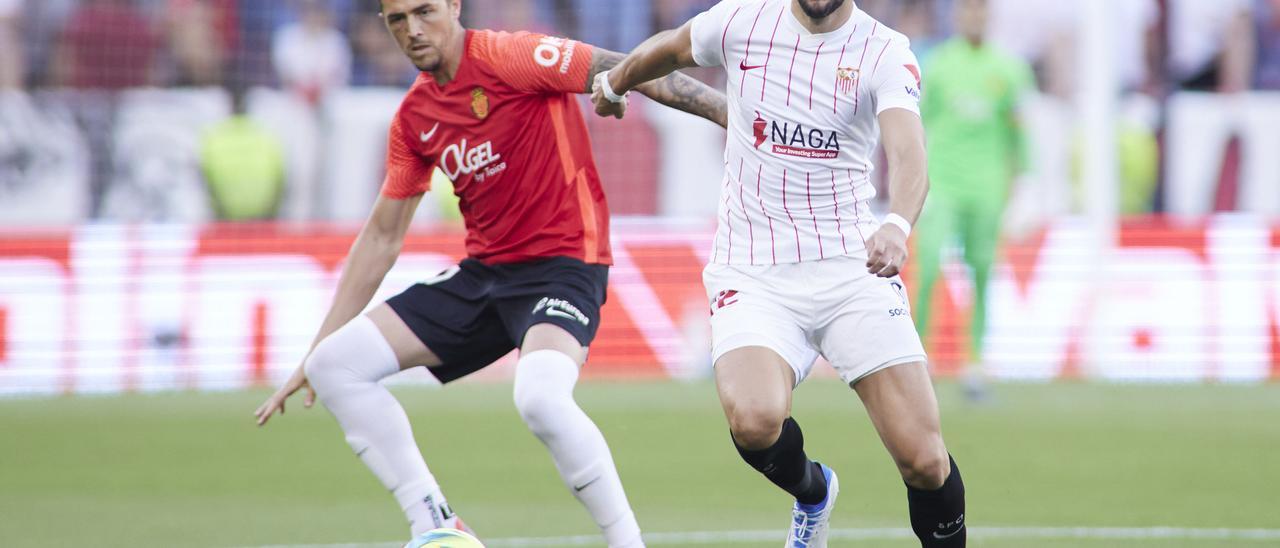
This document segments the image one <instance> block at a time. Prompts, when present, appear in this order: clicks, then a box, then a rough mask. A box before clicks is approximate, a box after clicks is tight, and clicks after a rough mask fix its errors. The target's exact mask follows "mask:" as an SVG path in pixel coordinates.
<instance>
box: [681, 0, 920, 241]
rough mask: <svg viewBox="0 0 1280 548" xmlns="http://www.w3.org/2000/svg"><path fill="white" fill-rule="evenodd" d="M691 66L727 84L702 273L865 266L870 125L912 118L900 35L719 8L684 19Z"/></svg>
mask: <svg viewBox="0 0 1280 548" xmlns="http://www.w3.org/2000/svg"><path fill="white" fill-rule="evenodd" d="M692 32H693V56H694V59H695V60H696V61H697V62H698V64H699V65H702V66H723V67H724V69H725V72H726V74H727V75H728V84H727V88H726V90H725V91H726V94H727V95H728V97H729V141H728V145H727V146H726V148H725V180H724V190H723V191H722V196H721V201H720V208H719V209H720V211H719V216H720V217H719V227H718V230H717V233H716V240H715V250H714V252H713V254H712V262H716V263H721V264H752V265H767V264H778V263H795V262H802V261H814V260H820V259H823V258H827V257H836V256H842V255H853V256H865V255H866V248H865V238H867V237H869V236H870V235H871V233H872V232H874V231H875V230H876V229H877V228H878V227H879V225H880V223H879V221H878V220H876V219H875V218H874V217H873V216H872V214H871V211H870V207H869V205H868V203H869V201H870V200H871V199H872V198H874V197H875V195H876V191H875V187H873V186H872V184H871V172H872V170H873V169H874V166H873V165H872V162H871V156H872V154H874V153H875V150H876V145H877V141H878V139H879V135H880V127H879V122H878V119H877V115H879V114H880V113H881V112H883V111H885V110H887V109H890V108H904V109H907V110H910V111H912V112H916V113H917V114H918V113H919V101H920V92H921V90H920V69H919V63H918V62H917V61H916V57H915V55H914V54H912V53H911V49H910V43H909V41H908V39H907V37H906V36H904V35H902V34H900V33H898V32H895V31H893V30H892V29H889V28H888V27H886V26H884V25H882V24H880V23H879V22H878V21H876V20H875V19H873V18H872V17H871V16H869V15H867V14H866V13H864V12H862V11H861V10H859V9H857V8H855V9H854V12H853V15H852V16H851V17H850V18H849V21H848V22H847V23H846V24H844V25H843V26H842V27H841V28H839V29H837V30H835V31H832V32H828V33H824V34H811V33H809V32H808V31H807V30H805V29H804V27H803V26H801V25H800V22H799V21H798V20H797V19H796V18H795V16H794V15H793V14H792V13H791V0H725V1H723V2H720V3H719V4H717V5H716V6H714V7H712V8H711V9H710V10H708V11H706V12H704V13H702V14H700V15H698V16H697V17H696V18H694V19H693V23H692Z"/></svg>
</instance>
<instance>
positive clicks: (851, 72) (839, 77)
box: [836, 67, 861, 95]
mask: <svg viewBox="0 0 1280 548" xmlns="http://www.w3.org/2000/svg"><path fill="white" fill-rule="evenodd" d="M860 72H861V71H859V70H858V69H856V68H853V67H840V68H837V69H836V91H838V92H840V93H841V94H844V95H848V94H849V93H851V92H853V88H855V87H857V85H858V76H859V73H860Z"/></svg>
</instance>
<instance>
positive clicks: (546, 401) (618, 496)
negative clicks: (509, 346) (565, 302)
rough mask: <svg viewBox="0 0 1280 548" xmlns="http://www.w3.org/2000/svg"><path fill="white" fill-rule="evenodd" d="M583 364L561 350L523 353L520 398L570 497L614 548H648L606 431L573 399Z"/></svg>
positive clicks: (518, 383) (522, 411) (519, 370)
mask: <svg viewBox="0 0 1280 548" xmlns="http://www.w3.org/2000/svg"><path fill="white" fill-rule="evenodd" d="M577 382H578V363H577V362H576V361H575V360H574V359H573V358H571V357H569V356H568V355H567V354H565V353H563V352H560V351H558V350H535V351H531V352H522V355H521V357H520V361H519V362H518V363H517V364H516V381H515V393H514V399H515V404H516V409H517V410H518V411H519V413H520V417H521V418H522V419H524V422H525V424H526V425H527V426H528V427H529V431H530V432H533V434H534V436H536V437H537V438H538V440H540V441H541V442H542V443H543V445H545V446H546V447H547V450H548V451H549V452H550V453H551V458H552V460H553V461H554V462H555V465H556V470H558V471H559V472H560V478H561V479H562V480H564V482H565V485H566V486H567V487H568V488H569V490H570V492H572V493H573V495H574V496H575V497H577V499H578V500H579V501H580V502H581V503H582V505H583V506H585V507H586V508H587V511H588V512H589V513H590V514H591V517H592V519H594V520H595V522H596V525H598V526H599V527H600V531H601V532H602V533H603V534H604V537H605V541H606V542H607V543H608V545H609V547H610V548H642V547H643V546H644V541H643V540H642V539H641V536H640V526H639V524H638V523H637V522H636V518H635V513H634V512H632V510H631V505H630V503H628V502H627V495H626V492H625V491H624V490H623V488H622V480H621V479H620V478H619V477H618V470H617V468H616V466H615V465H614V462H613V455H612V453H611V452H610V451H609V446H608V444H607V443H606V442H605V439H604V435H603V434H601V433H600V429H599V428H597V427H596V425H595V423H594V422H592V421H591V419H590V418H589V417H587V414H586V413H585V412H583V411H582V408H581V407H579V406H578V404H577V402H575V401H574V399H573V387H574V385H576V384H577Z"/></svg>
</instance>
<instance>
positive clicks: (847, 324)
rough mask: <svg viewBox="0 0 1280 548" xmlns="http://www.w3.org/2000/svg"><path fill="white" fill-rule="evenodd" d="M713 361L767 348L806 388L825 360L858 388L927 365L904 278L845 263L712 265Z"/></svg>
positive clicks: (706, 276)
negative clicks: (896, 370)
mask: <svg viewBox="0 0 1280 548" xmlns="http://www.w3.org/2000/svg"><path fill="white" fill-rule="evenodd" d="M702 282H703V285H705V286H706V289H707V298H708V299H709V300H710V301H711V337H712V361H713V363H714V362H715V361H719V359H720V357H721V356H723V355H725V354H726V353H728V352H729V351H731V350H735V349H738V348H743V347H748V346H762V347H765V348H768V349H770V350H773V351H774V352H777V353H778V355H780V356H782V358H783V359H784V360H786V361H787V363H788V364H790V365H791V368H792V370H794V371H795V374H796V384H797V385H799V384H800V382H801V381H803V380H804V379H805V377H808V376H809V373H810V371H812V369H813V364H814V360H816V359H817V357H818V356H819V355H821V356H823V357H824V358H826V359H827V361H829V362H831V365H832V366H833V367H835V370H836V372H837V373H838V374H839V375H840V378H841V379H844V381H845V382H846V383H849V384H853V383H856V382H857V381H859V380H861V379H863V378H864V377H866V376H867V375H870V374H872V373H875V372H877V371H880V370H882V369H885V368H888V367H893V366H895V365H902V364H906V363H913V362H918V361H924V360H925V359H926V357H925V352H924V346H923V345H922V344H921V343H920V335H919V334H918V333H916V328H915V324H914V323H913V322H912V320H911V305H910V304H909V303H908V300H907V290H906V288H905V287H904V286H903V284H902V280H901V279H900V278H898V277H896V276H895V277H893V278H878V277H876V276H874V275H872V274H870V273H868V272H867V268H866V260H865V259H861V258H857V257H851V256H844V257H834V258H830V259H823V260H820V261H809V262H800V263H792V264H778V265H764V266H751V265H725V264H709V265H707V267H706V268H705V269H704V270H703V272H702Z"/></svg>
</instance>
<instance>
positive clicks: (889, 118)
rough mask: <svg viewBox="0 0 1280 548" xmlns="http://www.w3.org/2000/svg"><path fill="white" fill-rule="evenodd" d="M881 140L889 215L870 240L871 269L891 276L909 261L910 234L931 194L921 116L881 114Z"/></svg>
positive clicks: (906, 112)
mask: <svg viewBox="0 0 1280 548" xmlns="http://www.w3.org/2000/svg"><path fill="white" fill-rule="evenodd" d="M880 141H881V143H883V145H884V152H885V158H886V159H887V161H888V162H887V163H888V166H889V215H888V216H887V217H886V218H885V223H884V225H883V226H881V227H880V229H879V230H877V231H876V232H875V234H872V235H871V237H870V238H868V239H867V270H868V271H870V272H871V273H872V274H875V275H877V276H880V277H882V278H891V277H893V276H897V275H898V273H899V272H900V271H901V270H902V265H904V264H906V262H907V236H908V233H909V232H910V230H911V229H910V227H911V226H912V225H914V224H915V222H916V218H918V217H919V216H920V210H921V209H923V208H924V199H925V196H926V195H927V194H928V193H929V175H928V163H927V162H928V161H927V159H926V157H925V148H924V125H923V124H921V123H920V116H919V115H918V114H916V113H914V112H911V111H909V110H907V109H902V108H891V109H888V110H885V111H884V112H882V113H880Z"/></svg>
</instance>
